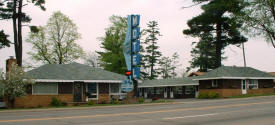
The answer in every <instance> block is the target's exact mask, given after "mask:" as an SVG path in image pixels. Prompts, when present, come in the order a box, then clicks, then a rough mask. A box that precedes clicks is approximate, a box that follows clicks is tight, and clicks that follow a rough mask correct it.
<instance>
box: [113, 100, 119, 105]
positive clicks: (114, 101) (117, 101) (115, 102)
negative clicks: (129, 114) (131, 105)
mask: <svg viewBox="0 0 275 125" xmlns="http://www.w3.org/2000/svg"><path fill="white" fill-rule="evenodd" d="M111 104H119V100H118V99H113V100H112V101H111Z"/></svg>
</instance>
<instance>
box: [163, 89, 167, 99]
mask: <svg viewBox="0 0 275 125" xmlns="http://www.w3.org/2000/svg"><path fill="white" fill-rule="evenodd" d="M163 96H164V98H167V88H164V95H163Z"/></svg>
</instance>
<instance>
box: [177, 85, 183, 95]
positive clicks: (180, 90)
mask: <svg viewBox="0 0 275 125" xmlns="http://www.w3.org/2000/svg"><path fill="white" fill-rule="evenodd" d="M176 93H177V94H182V86H176Z"/></svg>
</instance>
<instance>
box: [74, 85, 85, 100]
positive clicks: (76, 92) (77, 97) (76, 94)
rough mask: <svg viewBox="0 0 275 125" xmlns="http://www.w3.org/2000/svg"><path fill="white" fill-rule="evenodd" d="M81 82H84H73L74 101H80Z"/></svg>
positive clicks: (81, 92)
mask: <svg viewBox="0 0 275 125" xmlns="http://www.w3.org/2000/svg"><path fill="white" fill-rule="evenodd" d="M83 83H84V82H74V102H82V97H83Z"/></svg>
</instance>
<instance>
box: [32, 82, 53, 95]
mask: <svg viewBox="0 0 275 125" xmlns="http://www.w3.org/2000/svg"><path fill="white" fill-rule="evenodd" d="M49 83H50V84H54V83H55V84H56V93H34V85H36V84H49ZM32 95H58V82H40V83H35V84H32Z"/></svg>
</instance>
